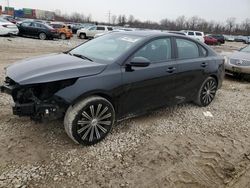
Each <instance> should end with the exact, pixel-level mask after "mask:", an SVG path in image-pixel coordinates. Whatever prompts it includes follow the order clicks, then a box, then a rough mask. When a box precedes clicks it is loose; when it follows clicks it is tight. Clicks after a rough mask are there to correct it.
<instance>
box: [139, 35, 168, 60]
mask: <svg viewBox="0 0 250 188" xmlns="http://www.w3.org/2000/svg"><path fill="white" fill-rule="evenodd" d="M134 57H144V58H146V59H148V60H149V61H150V62H152V63H157V62H164V61H167V60H170V59H171V40H170V38H162V39H156V40H154V41H152V42H149V43H148V44H146V45H145V46H144V47H142V48H141V49H140V50H139V51H137V52H136V53H135V54H134Z"/></svg>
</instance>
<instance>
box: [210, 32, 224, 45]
mask: <svg viewBox="0 0 250 188" xmlns="http://www.w3.org/2000/svg"><path fill="white" fill-rule="evenodd" d="M208 36H210V37H213V38H215V39H217V41H218V43H220V44H224V43H225V37H224V36H223V35H221V34H210V35H208Z"/></svg>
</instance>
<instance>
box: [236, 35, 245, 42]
mask: <svg viewBox="0 0 250 188" xmlns="http://www.w3.org/2000/svg"><path fill="white" fill-rule="evenodd" d="M247 40H248V37H247V36H242V35H239V36H236V37H235V38H234V41H235V42H245V41H247Z"/></svg>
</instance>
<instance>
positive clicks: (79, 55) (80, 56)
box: [69, 52, 93, 62]
mask: <svg viewBox="0 0 250 188" xmlns="http://www.w3.org/2000/svg"><path fill="white" fill-rule="evenodd" d="M69 55H73V56H75V57H79V58H82V59H87V60H89V61H92V62H93V60H92V59H90V58H88V57H86V56H84V55H81V54H72V53H70V52H69Z"/></svg>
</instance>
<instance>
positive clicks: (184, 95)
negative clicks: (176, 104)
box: [175, 37, 209, 100]
mask: <svg viewBox="0 0 250 188" xmlns="http://www.w3.org/2000/svg"><path fill="white" fill-rule="evenodd" d="M175 39H176V40H175V47H176V56H177V59H176V64H177V65H178V74H177V76H176V80H175V85H176V98H178V99H181V100H190V99H192V98H193V97H194V96H195V94H196V93H197V92H198V90H199V88H200V86H201V84H202V83H203V81H204V80H205V78H206V77H207V75H208V71H209V68H208V67H209V60H208V58H207V57H206V56H207V50H206V49H205V48H203V47H202V46H201V45H200V44H198V43H197V42H194V41H192V40H189V39H186V38H178V37H176V38H175Z"/></svg>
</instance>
